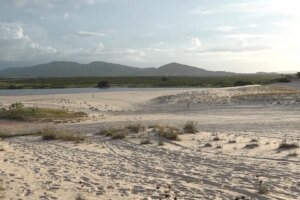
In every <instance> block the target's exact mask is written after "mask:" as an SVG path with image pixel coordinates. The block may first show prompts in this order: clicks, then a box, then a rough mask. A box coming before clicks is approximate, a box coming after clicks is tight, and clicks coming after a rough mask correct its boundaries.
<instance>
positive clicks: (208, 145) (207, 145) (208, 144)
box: [204, 143, 212, 147]
mask: <svg viewBox="0 0 300 200" xmlns="http://www.w3.org/2000/svg"><path fill="white" fill-rule="evenodd" d="M204 147H212V145H211V144H210V143H206V144H205V145H204Z"/></svg>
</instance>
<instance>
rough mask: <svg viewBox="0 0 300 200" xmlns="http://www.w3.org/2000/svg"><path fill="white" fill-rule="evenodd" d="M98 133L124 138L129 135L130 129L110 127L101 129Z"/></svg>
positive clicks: (113, 137)
mask: <svg viewBox="0 0 300 200" xmlns="http://www.w3.org/2000/svg"><path fill="white" fill-rule="evenodd" d="M96 135H104V136H107V137H111V138H112V139H124V138H126V136H127V135H128V130H127V129H126V128H108V129H103V130H101V131H100V132H99V133H96Z"/></svg>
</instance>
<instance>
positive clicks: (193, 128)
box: [183, 121, 198, 133]
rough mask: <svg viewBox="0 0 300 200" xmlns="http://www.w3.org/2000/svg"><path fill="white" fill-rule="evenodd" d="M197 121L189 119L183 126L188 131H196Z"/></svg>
mask: <svg viewBox="0 0 300 200" xmlns="http://www.w3.org/2000/svg"><path fill="white" fill-rule="evenodd" d="M196 124H197V123H196V122H194V121H188V122H186V123H185V125H184V126H183V130H184V132H186V133H196V132H197V131H198V130H197V128H196Z"/></svg>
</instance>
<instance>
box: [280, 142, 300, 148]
mask: <svg viewBox="0 0 300 200" xmlns="http://www.w3.org/2000/svg"><path fill="white" fill-rule="evenodd" d="M296 148H299V145H298V144H297V143H295V142H287V141H286V140H283V141H282V142H281V143H280V144H279V147H278V149H281V150H286V149H296Z"/></svg>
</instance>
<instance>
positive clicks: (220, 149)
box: [0, 86, 300, 199]
mask: <svg viewBox="0 0 300 200" xmlns="http://www.w3.org/2000/svg"><path fill="white" fill-rule="evenodd" d="M299 99H300V95H299V91H296V90H293V89H286V88H274V87H260V86H251V87H241V88H224V89H182V90H176V91H169V92H166V91H156V92H114V93H95V94H66V95H61V94H60V95H43V96H38V95H37V96H19V97H0V103H2V104H3V105H4V106H7V105H9V104H11V103H12V102H15V101H21V102H23V103H25V104H26V105H28V106H33V105H36V106H40V107H53V108H62V107H64V108H67V109H69V110H74V111H84V112H87V113H88V115H89V116H88V117H87V118H86V119H85V120H84V121H81V122H77V121H69V122H56V123H50V124H45V123H38V122H35V123H21V122H8V121H0V130H5V131H8V132H30V131H32V130H37V129H41V128H43V127H48V126H53V127H55V128H58V129H70V130H73V131H76V132H80V133H84V134H87V135H88V136H89V138H90V139H89V140H88V141H87V142H85V143H82V144H74V143H71V142H62V141H50V142H45V141H42V140H41V138H40V137H38V136H26V137H17V138H10V139H6V140H4V141H0V147H1V145H2V146H3V148H4V149H5V151H0V179H3V180H4V181H3V187H4V188H5V191H3V193H5V199H75V195H76V194H78V193H81V194H83V195H84V196H85V197H86V199H159V198H161V199H174V197H175V196H176V197H177V199H235V198H236V197H241V196H245V197H246V198H248V199H297V198H299V196H300V190H299V188H300V187H299V179H300V173H299V169H300V159H299V155H298V156H294V157H293V156H289V154H293V153H298V154H299V153H300V151H299V148H298V149H293V150H284V151H280V152H279V151H278V149H277V148H278V145H279V144H280V142H281V141H282V140H283V139H284V138H286V137H288V138H289V139H290V140H292V142H296V143H298V144H299V140H300V117H299V116H300V101H299ZM187 101H189V102H190V105H189V107H187ZM188 120H193V121H196V122H197V126H198V129H199V132H198V133H197V134H185V135H180V139H181V140H180V141H175V142H174V141H168V140H165V142H164V143H165V145H164V146H158V145H157V144H158V140H157V136H156V133H155V132H153V130H152V129H150V128H149V129H147V130H145V131H143V132H141V133H139V134H130V136H129V137H128V138H127V139H126V140H111V139H109V138H106V137H103V136H95V135H93V134H94V133H96V132H98V131H99V130H100V128H101V127H103V126H107V127H108V126H110V127H111V126H112V127H119V126H125V125H127V124H134V123H137V122H139V123H142V124H144V125H149V124H152V125H153V124H160V125H174V126H177V127H179V128H182V125H183V124H184V123H185V122H186V121H188ZM148 136H150V139H151V141H152V144H150V145H140V142H141V140H142V138H145V137H148ZM214 138H219V139H220V140H219V141H213V139H214ZM230 140H231V141H233V140H234V141H236V143H232V144H230V143H228V142H229V141H230ZM251 140H257V142H252V143H257V144H258V147H256V148H253V149H245V148H244V147H245V145H247V144H250V143H251V142H250V141H251ZM206 143H210V144H211V145H212V147H208V148H207V147H204V145H205V144H206ZM260 180H263V183H264V184H266V186H267V187H268V189H269V190H270V192H269V193H268V194H266V195H260V194H258V192H257V188H256V186H257V185H258V182H259V181H260ZM169 186H170V187H171V188H168V187H169ZM158 187H159V188H158ZM165 192H167V194H168V195H169V196H167V197H166V196H165ZM0 193H1V191H0Z"/></svg>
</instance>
